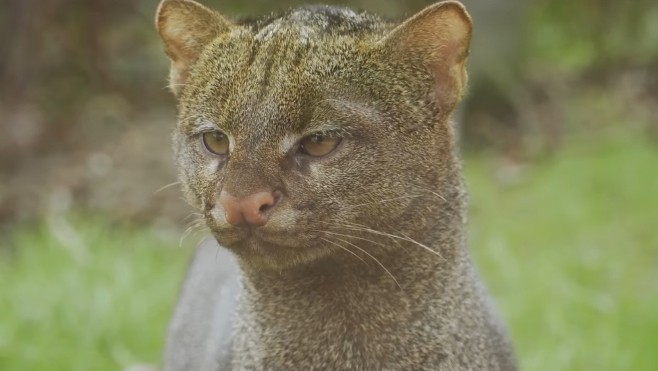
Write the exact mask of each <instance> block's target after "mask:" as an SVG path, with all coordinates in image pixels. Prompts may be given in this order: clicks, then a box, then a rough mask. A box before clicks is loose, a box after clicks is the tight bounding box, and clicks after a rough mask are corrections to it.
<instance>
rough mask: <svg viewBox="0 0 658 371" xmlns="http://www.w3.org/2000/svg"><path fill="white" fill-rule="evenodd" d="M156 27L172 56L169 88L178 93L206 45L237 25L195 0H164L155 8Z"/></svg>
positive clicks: (166, 50)
mask: <svg viewBox="0 0 658 371" xmlns="http://www.w3.org/2000/svg"><path fill="white" fill-rule="evenodd" d="M155 27H156V28H157V30H158V33H159V34H160V37H161V38H162V41H163V42H164V45H165V52H166V53H167V55H168V56H169V58H170V59H171V70H170V72H169V84H170V88H171V90H172V91H173V92H174V94H175V95H178V93H179V92H180V90H181V86H182V85H184V84H185V82H186V81H187V77H188V75H189V72H190V69H191V67H192V66H193V65H194V63H195V62H196V61H197V59H198V58H199V55H200V54H201V52H202V51H203V49H204V47H205V46H206V45H208V44H209V43H210V42H211V41H213V40H214V39H215V38H216V37H218V36H220V35H221V34H223V33H227V32H230V31H231V30H232V29H233V28H234V27H236V26H234V25H233V23H231V22H230V21H228V20H227V19H226V18H224V17H223V16H222V15H221V14H219V13H218V12H215V11H213V10H211V9H208V8H206V7H205V6H203V5H201V4H199V3H197V2H196V1H193V0H162V1H161V2H160V5H159V6H158V10H157V12H156V16H155Z"/></svg>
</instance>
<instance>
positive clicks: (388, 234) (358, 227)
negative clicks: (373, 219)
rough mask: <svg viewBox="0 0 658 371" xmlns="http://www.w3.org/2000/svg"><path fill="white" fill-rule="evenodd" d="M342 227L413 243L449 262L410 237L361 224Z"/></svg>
mask: <svg viewBox="0 0 658 371" xmlns="http://www.w3.org/2000/svg"><path fill="white" fill-rule="evenodd" d="M337 225H341V224H339V223H337ZM342 226H343V227H344V228H348V229H351V230H353V231H364V232H369V233H372V234H376V235H380V236H385V237H389V238H395V239H399V240H403V241H407V242H411V243H413V244H414V245H417V246H420V247H422V248H423V249H425V250H427V251H428V252H430V253H432V254H434V255H436V256H438V257H439V258H441V259H443V260H444V261H447V260H446V258H444V257H443V256H442V255H441V254H440V253H439V252H437V251H435V250H432V249H431V248H429V247H427V246H425V245H424V244H422V243H420V242H418V241H416V240H414V239H413V238H411V237H409V236H404V235H403V236H404V237H401V236H397V235H394V234H390V233H386V232H382V231H377V230H374V229H372V228H368V227H366V226H363V225H359V224H353V223H352V225H349V224H342Z"/></svg>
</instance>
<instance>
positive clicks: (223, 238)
mask: <svg viewBox="0 0 658 371" xmlns="http://www.w3.org/2000/svg"><path fill="white" fill-rule="evenodd" d="M156 24H157V27H158V30H159V32H160V34H161V36H162V38H163V41H164V43H165V47H166V50H167V53H168V55H169V56H170V58H171V60H172V74H171V84H172V90H173V91H174V93H175V94H176V96H177V97H178V108H179V114H180V116H179V124H178V126H177V129H176V131H175V133H174V150H175V154H176V159H177V161H178V166H179V169H180V179H181V182H182V184H183V190H184V192H185V195H186V197H187V199H188V200H189V202H190V203H191V204H192V205H194V206H195V207H197V208H198V209H199V210H200V212H202V213H203V215H204V218H205V220H206V223H207V225H208V227H209V228H210V230H211V231H212V233H213V235H214V237H215V238H216V239H217V241H218V242H219V243H220V244H221V245H222V246H224V247H225V248H227V249H229V250H230V251H231V252H232V253H234V254H235V256H236V257H237V262H238V265H239V267H240V281H241V284H242V286H243V288H242V290H241V294H240V299H239V300H238V303H237V308H235V312H234V313H235V317H234V318H235V320H234V324H233V328H234V337H233V338H232V345H231V349H230V350H231V351H230V352H229V353H230V357H229V358H230V359H229V360H228V361H227V362H228V364H230V366H227V367H230V368H231V369H235V370H243V369H244V370H247V369H248V370H342V369H350V370H462V369H463V370H466V369H476V370H484V369H487V370H514V369H516V366H515V361H514V357H513V355H512V351H511V347H510V345H509V343H508V341H507V339H506V335H505V332H504V330H503V329H502V327H501V326H500V324H499V323H498V320H497V317H496V315H495V311H494V310H493V309H492V307H491V305H490V304H489V299H488V296H487V293H486V291H485V290H484V289H483V288H482V286H481V285H480V283H479V279H478V277H477V274H476V273H475V271H474V269H473V265H472V263H471V260H470V258H469V255H468V251H467V248H466V236H465V232H466V225H465V224H466V206H467V197H466V191H465V188H464V186H463V181H462V177H461V168H460V163H459V161H458V159H457V156H456V153H457V149H456V148H455V138H454V134H453V130H452V125H451V122H450V115H451V113H452V111H453V110H454V108H455V106H456V104H457V103H458V101H459V100H460V99H461V97H462V95H463V92H464V90H465V86H466V80H467V79H466V70H465V63H466V56H467V54H468V48H469V43H470V38H471V21H470V17H469V16H468V14H467V13H466V11H465V9H464V8H463V6H461V5H460V4H459V3H456V2H444V3H439V4H435V5H433V6H430V7H428V8H426V9H425V10H423V11H421V12H420V13H418V14H417V15H415V16H413V17H411V18H410V19H409V20H407V21H405V22H403V23H401V24H400V25H396V24H394V23H389V22H385V21H383V20H381V19H379V18H377V17H375V16H372V15H369V14H365V13H360V14H357V13H353V12H351V11H349V10H347V9H342V8H330V7H310V8H299V9H295V10H291V11H290V12H288V13H286V14H283V15H280V16H272V17H269V18H264V19H261V20H259V21H256V22H253V23H239V22H237V23H236V22H229V21H227V20H226V19H225V18H224V17H223V16H221V15H219V14H218V13H216V12H214V11H212V10H209V9H208V8H205V7H203V6H201V5H199V4H197V3H195V2H193V1H190V0H184V1H183V0H165V1H163V2H162V4H161V6H160V8H159V11H158V17H157V20H156ZM208 130H221V131H222V132H223V133H225V134H226V135H228V136H229V138H230V140H231V150H230V154H229V156H228V158H218V157H216V156H212V155H209V154H208V153H207V152H205V151H204V150H203V147H202V145H201V144H200V140H199V136H200V134H201V133H202V132H204V131H208ZM316 131H330V132H332V133H335V135H339V136H341V137H342V138H343V140H342V142H341V144H340V145H339V147H338V148H337V149H336V150H335V151H334V152H333V153H331V154H329V155H328V156H326V157H322V158H309V157H308V156H303V155H301V154H299V152H298V151H297V145H298V144H297V143H299V141H300V139H301V138H303V137H304V136H305V135H308V134H310V133H313V132H316ZM222 190H223V191H225V192H228V193H230V194H231V195H233V196H235V197H246V196H248V195H250V194H253V193H255V192H263V191H266V192H270V191H272V190H277V191H280V192H282V194H283V198H282V201H281V202H279V203H278V204H277V205H276V209H275V210H274V211H273V213H272V214H271V216H270V218H269V221H268V222H267V224H265V225H264V226H262V227H258V228H254V229H252V230H251V231H250V232H249V230H247V229H246V228H239V227H235V226H232V225H230V224H228V223H227V222H226V218H225V216H224V210H223V209H222V206H221V203H219V202H218V197H219V193H220V191H222ZM199 320H203V319H199ZM202 346H207V344H203V345H202Z"/></svg>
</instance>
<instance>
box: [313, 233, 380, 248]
mask: <svg viewBox="0 0 658 371" xmlns="http://www.w3.org/2000/svg"><path fill="white" fill-rule="evenodd" d="M314 232H322V233H327V234H331V235H335V236H342V237H349V238H354V239H357V240H362V241H367V242H370V243H374V244H375V245H379V246H381V247H387V246H386V245H384V244H383V243H380V242H377V241H373V240H369V239H367V238H363V237H359V236H352V235H350V234H342V233H336V232H329V231H321V230H314Z"/></svg>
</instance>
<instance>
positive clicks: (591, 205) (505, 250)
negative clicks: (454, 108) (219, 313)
mask: <svg viewBox="0 0 658 371" xmlns="http://www.w3.org/2000/svg"><path fill="white" fill-rule="evenodd" d="M576 139H577V138H576ZM493 164H494V162H493V161H489V160H487V159H486V158H485V157H484V156H481V157H474V158H469V159H468V161H467V175H468V179H469V183H470V187H471V191H472V212H471V243H472V250H473V253H474V256H475V259H476V261H477V263H478V265H479V267H480V268H481V271H482V274H483V276H484V278H485V280H486V282H487V284H488V286H489V287H490V288H491V291H492V292H493V293H494V295H495V297H496V301H497V302H498V305H499V307H500V309H501V312H502V314H503V316H504V317H505V319H506V321H507V322H508V323H509V325H510V327H511V332H512V336H513V338H514V342H515V345H516V347H517V351H518V354H519V358H520V360H521V364H522V367H523V369H524V370H537V371H539V370H541V371H546V370H556V371H557V370H560V371H563V370H574V371H576V370H578V371H580V370H652V369H654V368H655V365H656V364H658V353H657V352H655V349H657V348H658V315H657V313H658V173H657V172H656V171H657V170H656V169H657V167H656V166H657V164H658V148H657V147H656V144H655V143H654V144H651V143H649V142H647V141H644V140H642V139H638V137H620V138H618V139H615V140H606V141H600V142H593V141H591V140H589V141H587V140H585V139H584V138H579V140H578V142H576V140H575V139H574V141H573V143H571V144H568V145H567V146H566V147H565V149H564V150H563V151H562V152H560V153H558V154H557V155H555V156H554V157H552V158H550V159H547V160H544V161H542V162H540V163H538V164H535V165H532V166H530V167H528V168H527V169H526V170H525V172H523V173H522V174H523V175H522V176H521V177H520V178H519V179H517V180H516V181H515V182H513V184H509V183H508V184H506V185H502V184H501V183H499V182H497V181H495V177H493V176H492V173H493V169H495V167H494V165H493ZM9 241H10V242H9V248H3V247H0V252H2V254H0V287H1V291H0V370H3V371H4V370H7V371H13V370H119V369H121V368H122V367H125V366H128V365H130V364H132V363H136V362H151V363H157V362H158V360H159V358H160V352H161V348H162V345H163V339H164V333H165V329H166V322H167V318H168V316H169V315H170V313H171V308H172V305H173V300H174V298H175V295H176V293H177V290H178V285H179V281H180V279H181V277H182V274H183V270H184V267H185V264H186V260H187V257H188V256H189V249H179V248H177V247H176V245H177V244H178V241H177V237H176V236H175V235H173V236H159V235H157V234H155V232H153V231H149V230H138V229H135V228H130V227H125V226H124V227H121V226H116V225H110V224H108V223H106V222H103V221H102V220H94V219H91V220H90V219H83V218H76V217H71V218H70V220H67V219H58V220H53V221H50V222H49V223H44V225H43V226H41V227H38V228H30V229H24V230H20V231H17V232H16V233H15V234H14V236H13V237H12V238H11V239H10V240H9ZM5 243H7V242H5ZM71 246H72V247H71ZM8 251H10V253H7V252H8Z"/></svg>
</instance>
